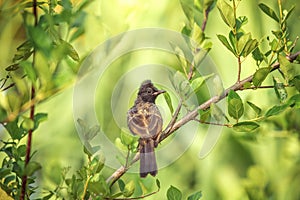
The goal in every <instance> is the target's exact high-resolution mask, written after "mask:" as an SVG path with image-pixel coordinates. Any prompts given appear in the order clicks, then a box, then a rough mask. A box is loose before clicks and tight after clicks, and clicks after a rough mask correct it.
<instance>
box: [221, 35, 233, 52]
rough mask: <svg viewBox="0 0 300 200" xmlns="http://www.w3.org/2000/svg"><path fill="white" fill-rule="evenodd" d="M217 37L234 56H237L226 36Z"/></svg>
mask: <svg viewBox="0 0 300 200" xmlns="http://www.w3.org/2000/svg"><path fill="white" fill-rule="evenodd" d="M217 37H218V39H219V40H220V41H221V42H222V43H223V45H224V46H225V47H226V48H227V49H228V50H229V51H231V52H232V53H233V54H234V55H236V53H235V51H234V50H233V48H232V47H231V46H230V44H229V42H228V40H227V38H226V37H225V36H224V35H217Z"/></svg>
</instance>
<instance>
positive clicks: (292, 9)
mask: <svg viewBox="0 0 300 200" xmlns="http://www.w3.org/2000/svg"><path fill="white" fill-rule="evenodd" d="M295 7H296V6H295V5H293V6H292V7H291V8H290V9H289V10H288V11H286V12H283V13H284V17H283V20H282V23H284V22H286V20H288V18H289V17H290V16H291V13H292V12H293V11H294V9H295Z"/></svg>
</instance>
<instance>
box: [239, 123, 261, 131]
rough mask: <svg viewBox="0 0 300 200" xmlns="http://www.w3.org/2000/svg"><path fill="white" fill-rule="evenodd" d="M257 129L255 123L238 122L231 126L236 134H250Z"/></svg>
mask: <svg viewBox="0 0 300 200" xmlns="http://www.w3.org/2000/svg"><path fill="white" fill-rule="evenodd" d="M258 127H259V124H257V123H255V122H247V121H245V122H239V123H236V124H234V125H233V130H235V131H237V132H251V131H254V130H255V129H257V128H258Z"/></svg>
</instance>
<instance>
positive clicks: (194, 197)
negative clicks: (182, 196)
mask: <svg viewBox="0 0 300 200" xmlns="http://www.w3.org/2000/svg"><path fill="white" fill-rule="evenodd" d="M201 197H202V192H201V191H199V192H196V193H194V194H192V195H190V196H189V197H188V200H199V199H201Z"/></svg>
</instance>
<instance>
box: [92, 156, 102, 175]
mask: <svg viewBox="0 0 300 200" xmlns="http://www.w3.org/2000/svg"><path fill="white" fill-rule="evenodd" d="M103 158H104V156H103V157H102V159H103ZM103 167H104V161H103V160H99V159H98V158H97V157H94V158H93V159H92V161H91V163H90V164H89V169H90V170H91V172H92V173H93V174H97V173H99V172H100V171H101V170H102V169H103Z"/></svg>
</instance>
